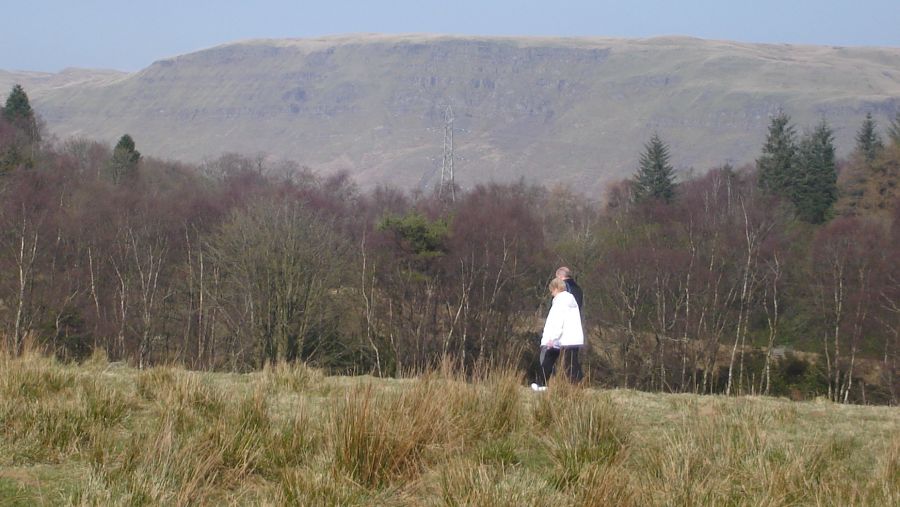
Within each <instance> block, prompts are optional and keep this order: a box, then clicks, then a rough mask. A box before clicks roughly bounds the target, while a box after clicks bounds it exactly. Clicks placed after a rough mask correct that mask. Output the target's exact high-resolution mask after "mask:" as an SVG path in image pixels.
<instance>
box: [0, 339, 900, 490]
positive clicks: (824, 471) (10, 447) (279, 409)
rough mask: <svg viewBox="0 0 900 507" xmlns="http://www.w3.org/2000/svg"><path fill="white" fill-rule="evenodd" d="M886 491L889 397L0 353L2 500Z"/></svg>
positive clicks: (893, 424)
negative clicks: (866, 403) (769, 394)
mask: <svg viewBox="0 0 900 507" xmlns="http://www.w3.org/2000/svg"><path fill="white" fill-rule="evenodd" d="M159 504H163V505H188V504H191V505H233V504H236V505H244V504H246V505H259V504H262V505H285V504H287V505H478V506H492V505H517V506H518V505H548V506H550V505H552V506H559V505H641V506H643V505H770V506H774V505H842V506H843V505H900V409H898V408H891V407H862V406H842V405H835V404H832V403H828V402H810V403H796V402H790V401H786V400H781V399H773V398H759V397H753V398H725V397H716V396H694V395H665V394H648V393H642V392H634V391H624V390H615V391H604V390H597V389H583V388H576V387H572V386H568V385H565V384H561V385H552V386H551V388H550V390H548V391H547V392H544V393H533V392H531V391H530V390H529V389H527V388H525V387H524V382H523V380H522V379H521V377H520V375H519V374H517V373H515V372H509V371H502V370H501V371H494V372H491V373H487V374H485V375H482V376H480V377H479V378H477V379H475V380H471V381H469V382H465V381H462V380H461V379H460V378H459V377H458V376H457V375H455V374H453V373H452V371H450V369H449V368H445V369H444V370H443V371H441V370H438V371H434V372H429V373H426V374H422V375H419V376H417V377H416V378H411V379H403V380H393V379H376V378H372V377H368V376H360V377H329V376H324V375H323V374H321V373H320V372H318V371H316V370H312V369H308V368H306V367H303V366H279V367H276V368H271V369H267V370H265V371H262V372H258V373H252V374H245V375H238V374H226V373H198V372H191V371H186V370H184V369H180V368H173V367H160V368H153V369H150V370H145V371H139V370H135V369H132V368H130V367H127V366H124V365H121V364H115V363H113V364H110V363H107V362H106V361H105V360H104V359H102V358H95V359H92V360H91V361H88V362H86V363H84V364H81V365H62V364H59V363H57V362H55V361H53V360H50V359H47V358H44V357H41V356H38V355H28V356H26V357H24V358H21V359H9V358H0V505H159Z"/></svg>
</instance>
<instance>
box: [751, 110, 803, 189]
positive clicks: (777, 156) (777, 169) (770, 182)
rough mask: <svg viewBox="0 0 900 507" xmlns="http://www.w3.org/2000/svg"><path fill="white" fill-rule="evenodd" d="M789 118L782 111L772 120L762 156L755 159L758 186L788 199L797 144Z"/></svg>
mask: <svg viewBox="0 0 900 507" xmlns="http://www.w3.org/2000/svg"><path fill="white" fill-rule="evenodd" d="M795 138H796V134H795V133H794V126H793V125H791V117H790V116H788V115H787V114H785V113H784V112H783V111H781V112H779V113H778V115H777V116H775V117H774V118H772V121H771V122H770V123H769V133H768V135H767V136H766V143H765V144H764V145H763V152H762V155H760V157H759V158H758V159H756V169H757V173H758V178H759V186H760V187H761V188H762V189H763V190H766V191H768V192H772V193H774V194H778V195H782V196H785V197H790V193H791V188H792V187H793V183H792V179H793V178H794V174H793V171H794V164H795V159H796V157H797V142H796V139H795Z"/></svg>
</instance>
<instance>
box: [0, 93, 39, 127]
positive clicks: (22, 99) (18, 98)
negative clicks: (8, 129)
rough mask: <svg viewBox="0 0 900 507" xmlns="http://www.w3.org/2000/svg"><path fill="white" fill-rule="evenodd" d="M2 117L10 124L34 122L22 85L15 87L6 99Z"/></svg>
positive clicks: (32, 112)
mask: <svg viewBox="0 0 900 507" xmlns="http://www.w3.org/2000/svg"><path fill="white" fill-rule="evenodd" d="M3 117H4V118H6V119H7V120H8V121H10V122H12V123H18V122H21V121H31V120H34V110H33V109H31V103H30V102H29V101H28V95H27V94H26V93H25V90H24V89H22V85H15V86H13V88H12V91H10V92H9V95H7V97H6V105H4V106H3Z"/></svg>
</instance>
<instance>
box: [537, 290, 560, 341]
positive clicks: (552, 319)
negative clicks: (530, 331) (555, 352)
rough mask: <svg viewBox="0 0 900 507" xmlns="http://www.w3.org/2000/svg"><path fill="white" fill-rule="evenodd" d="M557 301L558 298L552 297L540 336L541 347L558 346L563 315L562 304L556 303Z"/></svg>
mask: <svg viewBox="0 0 900 507" xmlns="http://www.w3.org/2000/svg"><path fill="white" fill-rule="evenodd" d="M557 301H558V299H556V298H553V303H552V304H551V305H550V313H548V314H547V321H546V322H545V323H544V334H543V335H542V336H541V346H542V347H559V340H560V338H562V332H563V322H564V320H565V315H564V313H563V308H562V305H560V304H557Z"/></svg>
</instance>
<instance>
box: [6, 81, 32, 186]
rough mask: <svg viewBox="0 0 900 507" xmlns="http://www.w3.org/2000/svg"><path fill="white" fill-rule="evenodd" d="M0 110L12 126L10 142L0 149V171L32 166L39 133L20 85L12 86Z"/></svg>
mask: <svg viewBox="0 0 900 507" xmlns="http://www.w3.org/2000/svg"><path fill="white" fill-rule="evenodd" d="M0 112H2V117H3V120H4V121H6V122H7V123H8V124H9V125H12V126H13V128H14V130H13V137H12V142H9V143H7V144H6V145H5V146H4V147H3V148H2V149H0V173H3V172H7V171H10V170H12V169H15V168H17V167H26V168H28V167H32V166H33V165H34V156H35V148H36V145H37V143H38V141H40V134H39V130H38V126H37V121H35V117H34V110H33V109H31V104H30V103H29V102H28V95H27V94H25V90H23V89H22V86H21V85H15V86H13V88H12V91H10V92H9V95H8V96H7V97H6V104H5V105H4V106H3V107H2V108H0Z"/></svg>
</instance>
